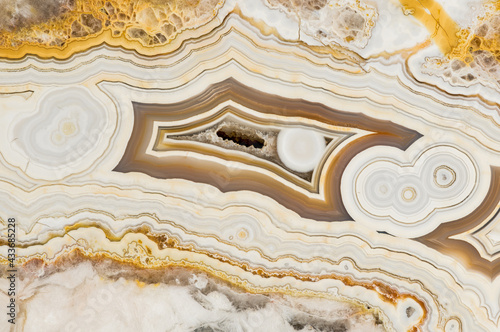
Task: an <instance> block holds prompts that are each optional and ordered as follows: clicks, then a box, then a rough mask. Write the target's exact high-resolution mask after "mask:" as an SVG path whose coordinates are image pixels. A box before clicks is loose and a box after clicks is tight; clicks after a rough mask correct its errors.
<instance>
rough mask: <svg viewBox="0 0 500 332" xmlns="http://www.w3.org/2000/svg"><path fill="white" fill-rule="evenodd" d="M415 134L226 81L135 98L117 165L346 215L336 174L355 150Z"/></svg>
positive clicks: (331, 215)
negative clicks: (179, 98)
mask: <svg viewBox="0 0 500 332" xmlns="http://www.w3.org/2000/svg"><path fill="white" fill-rule="evenodd" d="M257 101H258V102H257ZM207 128H208V129H207ZM210 128H212V129H210ZM230 128H232V129H230ZM256 128H259V130H260V133H258V132H256ZM388 131H390V132H389V133H387V132H388ZM418 137H420V135H419V134H418V133H417V132H415V131H412V130H409V129H407V128H404V127H401V126H397V125H394V124H392V123H390V122H387V121H380V120H376V119H373V118H369V117H366V116H363V115H356V114H349V113H347V112H340V111H337V110H334V109H331V108H329V107H327V106H325V105H322V104H319V103H311V102H307V101H305V100H301V99H286V98H283V97H280V96H277V95H271V94H267V93H265V92H263V91H259V90H256V89H252V88H250V87H246V86H244V85H242V84H241V83H238V82H237V81H234V80H227V81H224V82H221V83H219V84H216V85H212V86H210V87H208V89H207V90H206V91H205V92H203V93H201V94H199V95H197V96H194V97H192V98H190V99H189V100H185V101H183V102H180V103H175V104H162V105H160V104H143V103H134V129H133V132H132V136H131V138H130V141H129V142H128V145H127V150H126V151H125V154H124V157H123V158H122V160H121V161H120V163H119V164H118V166H117V167H116V168H115V171H119V172H132V171H134V172H143V173H146V174H148V175H151V176H154V177H156V178H174V177H175V178H185V179H188V180H192V181H196V182H205V183H209V184H211V185H214V186H216V187H217V188H219V189H220V190H222V191H235V190H242V189H243V190H253V191H256V192H260V193H262V194H264V195H268V196H270V197H272V198H273V199H276V200H277V201H278V202H280V203H281V204H283V205H285V206H287V207H288V208H291V209H292V210H294V211H297V212H298V213H299V214H300V215H302V216H304V217H308V218H314V219H319V220H328V221H332V220H348V219H349V215H348V214H347V213H346V211H345V209H344V206H343V203H342V198H341V193H340V176H341V174H342V173H343V170H344V168H345V167H346V165H347V164H348V163H349V161H350V159H351V158H352V156H354V155H356V154H357V153H359V152H360V151H363V150H364V149H366V148H368V147H370V146H373V145H378V144H385V145H393V146H398V147H400V148H405V147H406V146H408V145H409V144H411V143H412V142H413V141H414V140H415V139H417V138H418ZM228 140H229V141H231V142H232V143H229V144H228V142H227V141H228ZM200 143H202V144H200ZM246 145H248V146H246ZM260 145H262V146H261V147H260V148H258V147H259V146H260ZM259 150H261V151H262V152H259ZM266 151H267V152H266Z"/></svg>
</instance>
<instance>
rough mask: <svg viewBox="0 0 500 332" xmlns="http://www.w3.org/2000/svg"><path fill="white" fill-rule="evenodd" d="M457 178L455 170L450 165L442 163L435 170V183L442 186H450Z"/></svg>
mask: <svg viewBox="0 0 500 332" xmlns="http://www.w3.org/2000/svg"><path fill="white" fill-rule="evenodd" d="M456 179H457V175H456V173H455V171H454V170H453V169H451V168H450V167H448V166H445V165H441V166H439V167H437V168H436V169H435V170H434V183H435V184H436V185H437V186H438V187H440V188H448V187H450V186H451V185H453V183H455V180H456Z"/></svg>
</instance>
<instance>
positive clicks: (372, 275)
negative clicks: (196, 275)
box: [0, 3, 500, 331]
mask: <svg viewBox="0 0 500 332" xmlns="http://www.w3.org/2000/svg"><path fill="white" fill-rule="evenodd" d="M233 4H234V3H233ZM227 8H229V7H224V8H223V10H222V11H221V13H222V15H224V13H227ZM242 8H244V7H242ZM243 10H244V11H245V9H243ZM261 10H264V9H263V8H261V7H259V8H258V11H255V13H258V12H260V11H261ZM266 13H268V14H266V15H267V16H266V15H262V17H266V22H267V23H269V24H271V23H272V24H278V25H279V24H281V23H280V22H285V23H283V24H284V28H283V29H284V30H286V31H288V33H290V35H292V32H293V28H292V26H293V25H292V23H290V21H287V20H285V19H283V20H281V19H274V16H273V14H274V13H275V12H266ZM269 13H270V14H269ZM379 15H380V13H379ZM281 17H283V16H281ZM218 22H220V20H219V21H218ZM277 22H278V23H277ZM215 23H217V22H213V23H210V24H207V25H206V26H203V27H201V28H200V29H199V30H192V31H186V32H185V33H183V34H181V36H180V37H179V39H178V40H176V41H175V42H174V43H173V44H172V51H173V53H172V54H168V55H167V56H159V57H156V58H142V57H140V56H137V55H135V54H133V53H131V52H125V51H120V50H116V49H115V50H113V49H109V48H107V47H99V48H96V49H94V50H89V51H88V52H85V53H82V54H80V55H76V56H74V57H73V58H72V59H70V60H67V61H62V62H57V61H53V60H39V59H36V58H32V57H27V58H26V59H24V60H22V61H12V62H6V61H2V62H1V68H0V71H1V75H2V76H1V77H2V81H1V83H2V84H3V87H2V89H3V90H2V91H3V92H5V93H9V92H12V93H13V94H2V95H1V96H0V103H1V106H2V109H3V110H4V111H3V112H2V114H1V117H2V118H1V121H0V126H1V130H0V134H1V135H2V136H1V139H0V151H1V154H2V159H1V161H2V166H1V167H2V168H1V173H0V177H1V180H2V181H1V183H0V196H1V198H2V201H3V202H4V203H5V208H4V209H3V210H2V211H1V214H0V216H1V217H2V219H3V220H6V218H7V217H10V216H16V218H18V222H19V233H18V235H19V239H18V240H19V242H20V243H28V244H29V243H31V244H34V243H37V242H40V241H46V240H48V239H49V238H51V237H52V235H54V234H55V235H58V236H56V237H55V238H54V239H53V240H51V241H50V243H48V244H47V245H33V246H30V247H28V248H26V249H23V250H20V251H19V254H20V255H21V256H31V255H36V254H46V255H47V257H48V258H53V257H54V256H56V254H57V253H58V252H59V251H60V250H62V249H63V248H64V246H69V247H71V246H80V247H83V248H84V249H87V250H89V251H93V252H114V253H116V254H117V255H125V254H124V251H123V250H125V252H126V255H130V257H136V256H137V257H139V259H145V256H147V255H145V254H144V253H142V254H141V255H139V254H137V243H138V241H139V240H141V241H142V242H143V243H145V244H147V245H148V246H150V247H151V248H154V246H155V244H154V243H151V241H149V242H148V239H147V238H146V237H145V236H142V235H140V234H133V233H132V234H127V236H126V237H125V238H124V239H122V240H121V241H120V242H119V243H115V242H112V241H109V240H108V239H106V236H105V234H104V232H102V231H101V230H99V229H97V228H89V229H78V230H74V231H71V232H70V233H69V234H68V235H65V232H66V231H65V228H64V227H65V226H67V225H73V224H76V223H78V222H81V223H89V222H90V223H91V222H94V223H96V224H99V225H101V227H103V228H107V229H111V230H112V231H113V232H114V233H116V234H119V235H120V234H121V235H123V234H125V233H126V232H127V230H130V229H132V228H133V227H135V226H137V224H138V223H140V224H144V225H147V226H149V227H151V229H153V230H154V231H156V232H159V233H162V232H163V233H165V234H170V235H173V236H175V237H177V238H179V239H180V240H181V241H182V242H183V243H189V244H193V245H194V246H196V247H197V248H199V249H203V250H210V251H211V252H218V253H221V254H225V255H227V256H229V257H232V258H233V259H236V260H242V261H247V262H251V263H252V264H254V265H255V266H264V267H266V268H269V269H272V268H274V269H278V270H279V269H284V270H286V269H293V270H295V271H298V272H303V273H311V271H314V272H316V273H318V274H319V273H334V272H335V273H339V274H340V273H345V274H349V275H351V276H353V277H355V278H357V279H363V280H381V281H383V282H386V283H389V284H390V285H393V287H396V288H397V289H399V290H401V291H403V292H409V293H412V294H416V295H417V296H418V297H419V298H420V299H422V301H423V302H424V303H425V304H426V306H428V310H429V318H428V320H426V321H425V322H424V329H427V330H430V331H442V330H451V326H452V324H455V325H457V324H458V322H457V320H458V321H459V323H460V324H461V326H462V331H495V330H497V329H498V327H499V325H498V324H499V322H498V319H499V314H500V308H499V307H500V303H499V298H500V296H499V289H500V288H499V283H500V281H499V279H498V278H497V279H494V280H489V279H488V278H486V277H485V276H483V275H481V274H479V273H477V272H474V271H468V270H466V269H464V268H463V267H462V266H461V265H460V264H459V263H458V262H457V261H455V260H453V259H452V258H450V257H447V256H445V255H441V254H439V253H436V252H435V251H433V250H431V249H429V248H427V247H425V246H423V245H419V244H418V243H416V242H413V241H410V240H407V239H400V238H394V237H390V236H386V235H382V234H378V233H377V232H375V231H373V229H375V230H378V228H377V227H366V226H364V225H363V223H362V222H355V223H352V222H346V223H336V224H331V223H323V222H316V221H311V220H304V219H302V218H299V217H298V216H297V215H296V214H295V213H293V212H291V211H288V210H286V209H284V208H283V207H281V206H279V205H278V204H276V202H274V201H273V200H271V199H269V198H266V197H265V196H263V195H258V194H255V193H251V192H245V191H241V192H234V193H227V194H222V193H220V192H219V191H217V190H216V189H215V188H213V187H211V186H208V185H203V184H195V183H191V182H188V181H183V180H168V181H166V180H165V181H164V180H155V179H151V178H150V177H148V176H145V175H144V174H116V173H113V172H112V169H113V168H114V166H115V165H116V164H117V162H118V161H119V160H120V158H121V156H122V154H123V152H124V150H125V146H126V143H127V141H128V138H129V137H130V133H131V128H132V123H133V122H132V121H133V113H132V107H131V104H130V102H131V101H142V102H157V103H170V102H175V101H180V100H183V99H185V98H189V97H190V96H194V95H196V94H197V93H199V92H200V91H203V90H205V89H206V87H207V86H209V85H210V84H213V83H214V82H219V81H222V80H224V79H226V78H229V77H232V78H235V79H237V80H238V81H240V82H244V83H245V84H247V85H249V86H251V87H254V88H257V89H261V90H263V91H265V92H268V93H275V94H279V95H282V96H284V97H289V98H304V99H307V100H310V101H314V102H321V103H324V104H327V105H330V106H334V107H336V108H338V109H340V110H343V111H347V112H355V113H357V112H360V113H363V114H366V115H368V116H373V117H376V118H378V119H385V120H391V121H393V122H395V123H397V124H400V125H403V126H406V127H409V128H412V129H415V130H417V131H419V132H420V133H422V134H423V135H424V137H423V138H422V139H420V140H419V141H417V142H416V143H415V144H414V146H412V147H411V148H410V149H409V150H408V151H407V152H406V153H405V156H404V158H402V159H401V158H397V159H399V161H401V162H402V163H411V162H413V161H414V160H416V156H418V155H419V154H421V153H422V151H424V150H425V149H426V148H427V147H428V146H431V145H436V144H438V145H439V144H457V145H459V146H460V148H461V149H463V150H464V151H465V152H467V153H468V154H470V155H471V156H472V157H473V159H474V162H476V163H477V164H478V165H479V166H478V169H479V170H485V169H486V168H488V167H489V166H498V165H499V164H500V157H499V154H498V152H499V151H500V142H499V140H498V137H499V123H500V121H499V116H498V113H497V109H496V108H495V106H494V105H488V104H487V103H485V102H483V101H481V100H479V99H475V98H471V99H464V98H462V97H460V98H458V97H454V96H450V95H446V94H444V93H442V92H440V91H439V90H438V89H435V88H432V87H431V86H428V85H425V84H420V83H418V82H417V81H415V80H414V79H413V78H412V77H411V75H409V74H408V72H406V71H405V67H404V59H402V58H400V57H398V56H394V57H391V58H389V59H387V60H382V59H377V60H370V61H368V62H366V63H363V64H361V65H356V64H349V63H348V62H339V61H336V60H334V59H333V58H332V57H330V56H328V55H319V54H314V53H313V52H311V51H310V50H309V49H308V48H306V47H303V46H299V45H297V44H294V43H288V42H279V41H278V40H277V38H274V37H272V36H262V35H260V34H259V33H258V32H257V31H256V29H254V28H252V27H250V26H249V25H248V24H247V23H245V22H244V21H243V20H242V19H241V18H239V17H238V16H235V15H233V16H231V18H229V20H228V21H227V25H226V26H224V27H222V28H220V29H219V30H215V31H214V32H212V33H209V32H210V30H211V29H213V28H214V26H215ZM285 28H286V29H285ZM279 31H282V30H279ZM375 31H376V30H373V34H375ZM204 33H208V34H207V35H206V36H205V37H203V38H202V39H199V40H198V41H197V43H196V44H194V43H189V42H187V43H186V44H182V45H181V42H180V41H181V40H183V39H188V38H192V37H197V36H200V35H203V34H204ZM280 33H281V32H280ZM287 39H292V37H290V38H287ZM292 40H293V39H292ZM422 54H424V53H422V52H421V53H417V55H415V56H414V57H413V58H412V59H420V61H421V60H422V58H421V56H422ZM410 68H411V70H412V72H413V74H414V75H415V76H417V75H419V74H418V73H419V71H420V67H419V66H412V63H410ZM417 78H419V77H417ZM426 79H427V78H426ZM117 81H118V82H122V83H115V82H117ZM112 82H113V83H112ZM439 84H440V85H439V87H441V86H442V85H446V83H439ZM74 85H81V86H83V89H84V90H85V89H86V91H87V92H88V93H90V94H91V95H92V96H93V98H94V100H95V101H96V103H98V104H102V105H103V106H104V109H105V112H106V114H107V115H108V116H109V119H110V121H109V122H107V123H106V125H105V127H104V129H103V132H102V133H101V134H100V135H101V136H99V139H97V140H95V143H93V144H96V146H95V147H94V148H93V149H89V150H85V153H84V154H82V156H79V157H78V158H75V159H74V160H80V161H81V162H77V163H76V164H74V165H73V164H68V165H66V166H65V167H52V168H51V167H48V166H47V163H45V164H44V163H43V160H41V159H36V158H30V156H27V155H26V153H28V154H29V153H31V154H32V156H33V157H35V156H36V153H37V151H35V150H34V149H24V150H22V149H19V148H18V147H19V143H22V144H23V146H27V145H26V143H27V142H17V143H16V141H17V140H15V138H16V137H17V136H18V135H17V134H18V133H17V132H16V133H13V132H12V130H11V128H16V124H18V123H19V122H20V121H21V120H20V118H18V116H20V114H23V115H28V114H31V113H34V114H36V113H37V112H41V109H40V108H37V105H42V104H43V100H44V99H43V96H44V95H49V94H52V93H55V92H54V91H61V90H64V89H67V88H70V87H71V86H74ZM59 89H61V90H59ZM446 89H448V87H446ZM450 89H451V90H449V91H461V90H459V89H455V88H450ZM87 92H86V93H87ZM474 93H478V94H480V95H481V96H482V97H484V98H485V99H486V100H489V101H492V102H498V99H499V98H500V97H499V96H498V94H496V93H494V90H492V89H486V88H481V89H480V88H479V87H473V88H472V89H469V90H468V91H467V94H474ZM54 106H56V105H54ZM483 115H486V116H483ZM113 119H114V121H111V120H113ZM93 123H94V122H92V121H87V120H86V121H83V122H82V124H81V125H79V128H88V126H92V125H93ZM50 125H52V126H54V128H56V127H57V128H59V127H58V122H56V121H55V122H53V123H50ZM18 128H20V127H18ZM21 129H22V128H21ZM21 129H19V131H22V130H21ZM37 129H39V128H38V127H36V126H35V128H34V130H35V131H36V130H37ZM92 142H94V141H92ZM67 143H68V144H70V143H71V144H72V141H71V140H70V141H67ZM64 149H67V147H64V148H63V146H61V150H60V151H65V150H64ZM68 149H69V148H68ZM72 149H73V150H74V151H78V150H77V147H76V146H73V147H72ZM23 151H24V152H23ZM384 151H387V150H385V149H384ZM83 156H84V157H83ZM80 157H81V158H80ZM359 157H360V158H361V160H363V161H367V160H370V158H372V157H373V155H371V154H370V153H369V151H366V153H364V156H363V154H360V156H359ZM364 158H366V159H364ZM29 160H30V164H31V162H33V163H34V165H35V166H36V167H38V168H33V165H32V166H29V165H28V161H29ZM27 165H28V166H27ZM42 166H44V167H45V170H43V169H42V168H43V167H42ZM489 176H490V175H489V173H488V172H487V171H484V172H479V175H478V179H479V184H478V189H477V192H478V194H477V195H476V198H475V199H474V200H473V201H472V202H473V203H472V205H464V206H459V207H457V209H456V210H455V211H456V213H462V214H466V213H468V212H470V210H471V209H472V208H473V206H474V204H476V205H477V204H478V203H479V202H480V200H481V197H482V196H481V195H484V192H485V190H486V189H485V188H486V186H487V183H488V180H489ZM363 220H364V219H360V220H356V221H363ZM241 230H243V231H244V232H243V233H241ZM3 232H4V233H5V232H6V230H5V228H4V229H3ZM238 234H246V235H245V236H243V237H237V235H238ZM75 239H77V241H79V242H78V244H75ZM0 253H1V255H2V256H5V254H6V247H2V248H0ZM176 255H178V256H179V257H176ZM151 257H152V258H158V259H168V258H172V259H175V258H179V259H180V258H184V259H195V260H199V261H204V262H206V264H207V265H208V266H219V265H220V264H219V263H218V262H217V261H214V260H209V259H208V258H207V257H205V256H203V255H198V256H195V257H194V258H193V257H191V256H188V255H185V256H182V255H181V254H178V253H175V252H172V251H161V250H159V249H157V250H154V252H153V254H152V256H151ZM220 268H221V269H224V270H226V272H228V273H229V272H231V273H233V274H234V275H242V276H243V277H244V278H246V280H248V282H249V283H251V284H252V285H254V286H255V285H257V286H262V287H264V286H269V287H271V286H274V285H280V286H282V287H284V286H285V285H286V284H287V283H289V284H293V285H294V287H296V288H300V289H303V290H308V289H315V290H316V291H318V292H329V291H331V292H337V293H338V295H339V296H340V297H343V298H347V299H350V300H356V299H357V300H358V301H361V302H364V303H369V304H370V305H372V306H374V307H377V308H379V309H380V310H381V311H383V312H384V314H385V315H386V316H387V321H388V322H390V323H388V324H392V327H393V329H394V330H396V331H400V330H404V328H405V327H407V326H408V324H410V323H411V322H408V321H407V320H406V318H405V317H406V314H405V309H406V306H405V303H398V304H397V305H395V306H392V305H388V304H386V303H384V302H383V301H381V300H380V298H378V295H377V293H376V292H373V291H366V289H360V288H359V287H358V288H357V287H351V288H349V287H343V285H342V283H340V282H336V281H334V280H328V281H324V282H319V283H314V284H309V283H300V282H297V281H296V280H293V279H292V278H290V279H287V280H285V281H283V280H281V281H280V280H275V279H272V280H260V279H259V278H258V277H256V276H252V275H249V274H242V273H241V271H239V270H235V269H233V270H231V268H230V267H227V266H223V267H220Z"/></svg>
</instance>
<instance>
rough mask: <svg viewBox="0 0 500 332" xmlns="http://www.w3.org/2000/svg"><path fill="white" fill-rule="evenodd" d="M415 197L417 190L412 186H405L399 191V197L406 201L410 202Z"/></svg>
mask: <svg viewBox="0 0 500 332" xmlns="http://www.w3.org/2000/svg"><path fill="white" fill-rule="evenodd" d="M416 197H417V191H416V190H415V188H413V187H406V188H404V189H403V191H402V192H401V198H403V200H404V201H406V202H411V201H413V200H414V199H415V198H416Z"/></svg>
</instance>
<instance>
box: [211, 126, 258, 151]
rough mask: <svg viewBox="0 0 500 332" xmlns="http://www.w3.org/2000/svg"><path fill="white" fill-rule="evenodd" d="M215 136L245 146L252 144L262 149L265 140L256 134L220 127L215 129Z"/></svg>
mask: <svg viewBox="0 0 500 332" xmlns="http://www.w3.org/2000/svg"><path fill="white" fill-rule="evenodd" d="M217 136H219V137H220V138H222V139H224V140H229V141H232V142H234V143H236V144H238V145H242V146H246V147H247V148H249V147H251V146H253V147H254V148H256V149H262V147H263V146H264V143H265V142H266V141H264V139H262V138H260V137H258V136H256V135H251V134H250V135H248V134H245V133H240V132H237V131H235V130H232V129H228V128H221V129H219V130H217Z"/></svg>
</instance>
